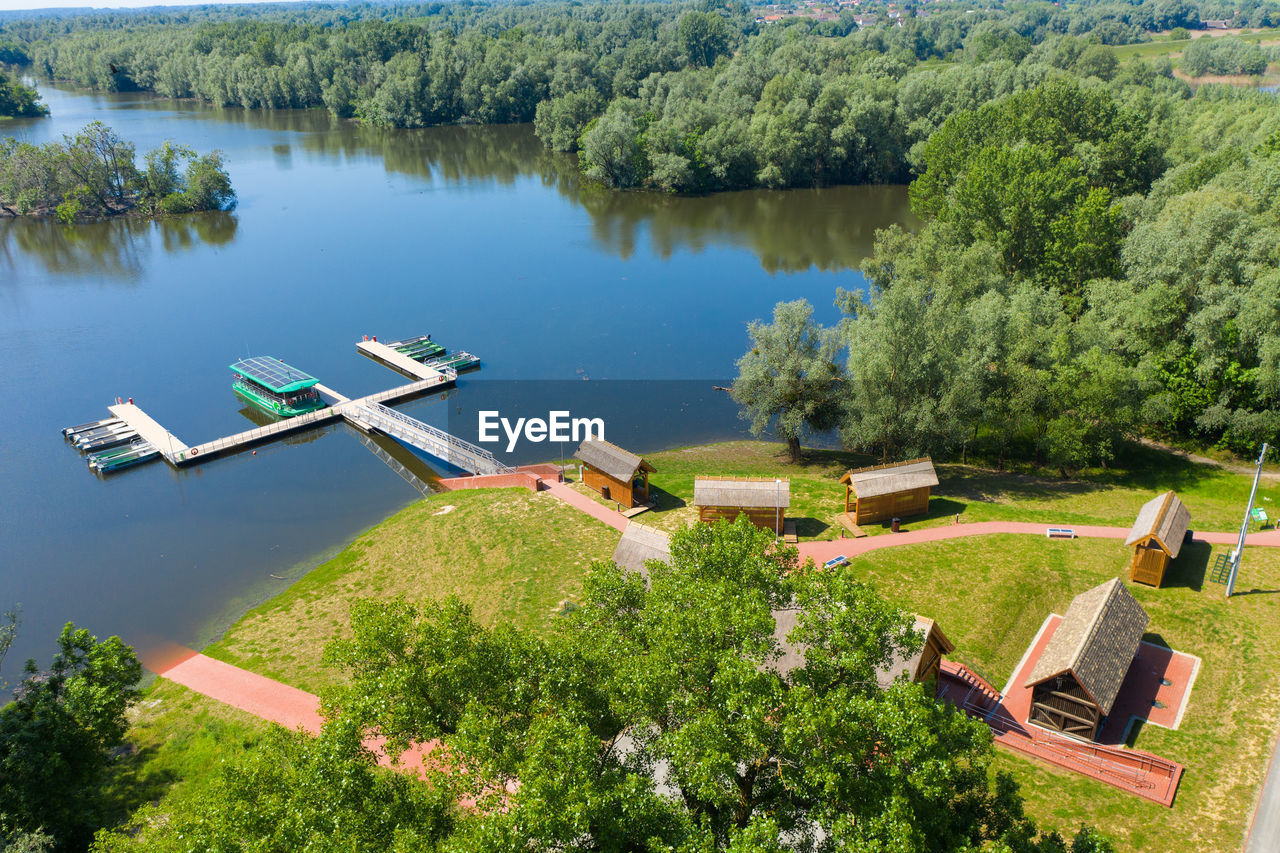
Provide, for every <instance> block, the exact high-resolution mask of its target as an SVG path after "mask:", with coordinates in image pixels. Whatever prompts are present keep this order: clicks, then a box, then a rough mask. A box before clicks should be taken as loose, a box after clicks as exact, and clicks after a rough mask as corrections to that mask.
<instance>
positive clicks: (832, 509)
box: [575, 441, 1280, 539]
mask: <svg viewBox="0 0 1280 853" xmlns="http://www.w3.org/2000/svg"><path fill="white" fill-rule="evenodd" d="M645 458H646V459H647V460H648V461H649V462H651V463H653V465H654V467H656V468H657V469H658V470H657V473H656V474H652V475H650V478H649V482H650V489H651V495H652V496H653V497H654V499H655V500H656V501H657V504H658V506H657V509H655V510H652V511H650V512H647V513H644V514H642V515H641V516H639V517H638V518H637V519H636V521H638V522H640V523H642V524H647V525H650V526H652V527H658V528H661V529H663V530H675V529H678V528H679V527H682V526H684V525H687V524H690V523H692V521H693V520H694V519H695V518H696V517H697V514H696V512H695V511H694V508H693V480H694V477H696V476H698V475H700V474H714V475H719V476H734V477H786V478H789V479H790V481H791V506H790V508H789V509H788V510H787V513H786V516H787V517H788V518H794V519H795V520H796V532H797V533H798V534H799V536H800V538H801V539H834V538H837V537H839V535H840V531H841V529H842V528H841V527H840V523H839V521H838V518H839V516H840V514H841V513H842V512H844V486H842V485H840V482H839V480H840V476H841V475H842V474H843V473H844V472H845V471H847V470H848V469H849V468H853V467H861V466H864V465H870V464H874V463H875V461H876V460H873V459H869V458H867V457H865V456H860V455H858V454H852V453H845V452H842V451H834V450H807V451H805V458H804V460H803V461H802V462H801V463H800V464H798V465H792V464H791V463H789V462H788V461H787V457H786V450H785V448H782V447H781V446H780V445H776V444H770V443H767V442H760V441H738V442H729V443H725V444H713V445H708V446H703V447H690V448H685V449H681V450H670V451H666V452H663V453H655V454H653V455H651V456H647V457H645ZM937 470H938V479H939V485H938V487H937V488H936V489H934V491H933V495H934V497H933V499H932V500H931V501H930V503H929V514H928V515H927V516H920V517H915V518H910V519H906V520H905V521H904V526H905V528H907V529H914V528H919V527H932V526H937V525H941V524H950V523H951V522H952V519H953V518H954V517H955V516H956V515H957V514H959V516H960V520H961V521H962V522H972V521H1031V522H1043V523H1045V524H1108V525H1123V526H1126V527H1127V526H1129V525H1130V524H1132V523H1133V519H1134V517H1135V516H1136V515H1137V514H1138V508H1139V507H1141V506H1142V504H1144V503H1146V502H1147V501H1148V500H1150V499H1151V498H1153V497H1155V496H1156V495H1157V494H1159V493H1160V492H1162V491H1164V490H1165V489H1175V490H1177V492H1178V494H1179V495H1180V496H1181V497H1182V499H1183V500H1184V501H1186V503H1187V505H1188V506H1189V507H1191V513H1192V518H1191V522H1192V527H1193V528H1195V529H1197V530H1235V529H1238V528H1239V525H1240V518H1241V512H1242V511H1243V508H1244V504H1245V501H1246V500H1247V499H1248V497H1249V482H1250V481H1249V478H1248V477H1245V476H1242V475H1240V474H1238V473H1232V472H1230V471H1228V470H1226V469H1223V468H1214V467H1210V466H1207V465H1199V464H1196V463H1193V462H1191V461H1188V460H1186V459H1184V458H1182V457H1179V456H1174V455H1172V454H1169V453H1166V452H1163V451H1159V450H1153V449H1149V448H1145V447H1134V448H1132V449H1131V450H1129V451H1128V452H1127V456H1126V459H1125V460H1124V462H1123V463H1120V464H1117V465H1116V466H1113V467H1111V468H1109V469H1107V470H1105V471H1104V470H1092V471H1086V472H1083V473H1082V474H1081V475H1080V476H1079V477H1077V478H1075V479H1071V480H1062V479H1058V478H1054V477H1048V476H1040V475H1037V474H1030V473H1012V472H1009V473H999V472H995V471H991V470H988V469H984V468H978V467H975V466H969V465H957V464H940V465H938V466H937ZM575 488H577V489H578V490H579V491H581V492H583V493H584V494H588V495H592V496H594V497H596V499H597V500H599V501H600V502H601V503H606V504H608V505H610V506H612V505H613V504H612V503H610V502H607V501H604V500H602V499H600V498H599V496H598V495H597V494H596V493H595V492H593V491H591V490H589V489H587V488H586V487H585V486H583V485H581V484H577V485H575ZM1259 496H1260V497H1259V505H1261V506H1264V507H1275V512H1272V513H1271V514H1272V515H1275V514H1276V513H1280V483H1277V482H1276V481H1274V480H1268V481H1264V484H1263V488H1262V489H1261V490H1260V491H1259ZM863 529H864V530H866V531H867V532H868V533H871V534H873V535H874V534H878V533H884V532H887V530H888V525H887V524H872V525H865V526H864V528H863Z"/></svg>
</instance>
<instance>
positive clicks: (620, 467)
mask: <svg viewBox="0 0 1280 853" xmlns="http://www.w3.org/2000/svg"><path fill="white" fill-rule="evenodd" d="M577 457H578V459H579V460H580V461H581V462H582V482H584V483H586V485H587V487H588V488H590V489H594V490H595V491H597V492H599V493H600V496H601V497H603V498H604V499H605V500H610V501H617V502H618V503H619V504H621V505H622V506H624V507H626V508H627V509H630V508H631V507H633V506H638V505H640V504H646V503H648V502H649V475H650V474H652V473H653V472H654V471H656V470H657V469H656V468H654V467H653V466H652V465H650V464H649V463H648V462H646V461H644V460H643V459H641V458H640V457H639V456H636V455H635V454H634V453H631V452H630V451H627V450H623V449H622V448H621V447H619V446H618V445H616V444H613V443H611V442H608V441H605V440H603V439H587V440H586V441H584V442H582V446H581V447H579V448H578V452H577Z"/></svg>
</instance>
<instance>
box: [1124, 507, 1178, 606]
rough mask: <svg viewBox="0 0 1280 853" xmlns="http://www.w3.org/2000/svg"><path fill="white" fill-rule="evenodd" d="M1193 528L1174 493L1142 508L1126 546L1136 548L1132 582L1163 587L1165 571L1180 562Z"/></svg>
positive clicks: (1131, 568)
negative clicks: (1185, 540) (1172, 563)
mask: <svg viewBox="0 0 1280 853" xmlns="http://www.w3.org/2000/svg"><path fill="white" fill-rule="evenodd" d="M1189 524H1191V511H1190V510H1189V509H1187V507H1186V505H1185V504H1183V503H1182V501H1180V500H1179V499H1178V496H1177V495H1175V494H1174V493H1173V492H1165V493H1164V494H1163V495H1160V496H1159V497H1155V498H1152V499H1151V500H1149V501H1147V502H1146V503H1145V504H1143V505H1142V509H1141V510H1139V512H1138V519H1137V521H1135V522H1134V523H1133V529H1132V530H1130V531H1129V536H1128V538H1126V539H1125V540H1124V544H1126V545H1132V546H1133V560H1132V561H1131V562H1130V563H1129V580H1131V581H1135V582H1137V583H1145V584H1148V585H1150V586H1160V583H1161V581H1163V580H1164V570H1165V569H1167V568H1168V567H1169V562H1170V561H1171V560H1176V559H1178V552H1180V551H1181V550H1182V542H1183V540H1184V539H1185V538H1186V536H1187V526H1188V525H1189Z"/></svg>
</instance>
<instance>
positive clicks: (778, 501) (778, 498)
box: [773, 477, 782, 542]
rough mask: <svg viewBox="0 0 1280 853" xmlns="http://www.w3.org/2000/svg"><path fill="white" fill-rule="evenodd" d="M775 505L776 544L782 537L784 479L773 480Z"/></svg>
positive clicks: (774, 537) (774, 533) (774, 530)
mask: <svg viewBox="0 0 1280 853" xmlns="http://www.w3.org/2000/svg"><path fill="white" fill-rule="evenodd" d="M773 503H774V507H775V509H776V510H777V513H776V514H775V517H774V521H773V524H774V528H773V539H774V541H775V542H776V541H778V537H779V536H781V535H782V479H781V478H779V477H775V478H774V480H773Z"/></svg>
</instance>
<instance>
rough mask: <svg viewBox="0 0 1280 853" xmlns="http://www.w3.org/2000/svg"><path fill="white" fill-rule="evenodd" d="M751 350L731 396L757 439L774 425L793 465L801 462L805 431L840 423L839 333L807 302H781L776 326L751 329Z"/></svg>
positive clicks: (775, 313) (740, 364) (756, 323)
mask: <svg viewBox="0 0 1280 853" xmlns="http://www.w3.org/2000/svg"><path fill="white" fill-rule="evenodd" d="M747 334H748V335H749V336H750V338H751V349H749V350H748V351H747V352H746V354H745V355H743V356H742V358H740V359H738V376H737V378H736V379H734V381H733V388H732V391H731V392H730V393H731V394H732V396H733V399H734V401H735V402H736V403H738V405H740V406H742V409H743V411H742V416H743V418H744V419H746V420H748V421H750V422H751V433H752V435H762V434H764V432H765V431H766V430H768V428H769V427H770V425H772V426H773V432H774V434H775V435H777V436H778V437H779V438H781V439H783V440H784V441H786V442H787V449H788V451H789V452H790V454H791V461H792V462H799V461H800V437H801V435H802V434H803V433H804V431H805V430H806V429H809V430H813V431H815V432H826V431H828V430H832V429H835V427H836V426H837V425H838V424H839V422H840V412H841V407H840V368H839V366H838V365H837V364H836V360H835V356H836V352H837V351H838V350H839V349H840V346H841V341H840V336H839V333H838V331H836V330H834V329H824V328H822V327H821V326H819V325H818V324H816V323H814V322H813V306H811V305H810V304H809V303H808V302H807V301H806V300H803V299H801V300H797V301H795V302H780V303H778V305H777V306H776V307H775V308H774V309H773V323H772V324H765V323H762V322H761V321H759V320H755V321H753V322H752V323H751V324H750V325H748V326H747Z"/></svg>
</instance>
